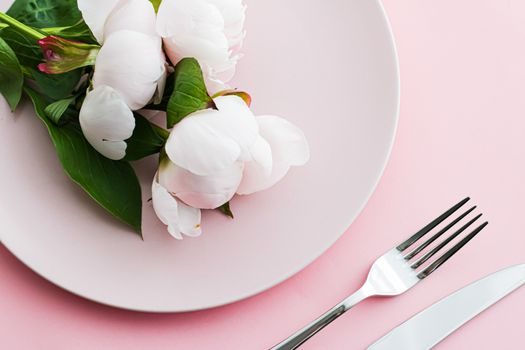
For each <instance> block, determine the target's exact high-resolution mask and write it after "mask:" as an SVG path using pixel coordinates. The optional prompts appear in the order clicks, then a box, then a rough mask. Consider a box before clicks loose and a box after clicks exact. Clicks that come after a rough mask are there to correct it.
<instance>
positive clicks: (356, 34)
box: [0, 0, 399, 312]
mask: <svg viewBox="0 0 525 350" xmlns="http://www.w3.org/2000/svg"><path fill="white" fill-rule="evenodd" d="M8 3H9V2H8V1H0V5H3V6H2V8H7V5H8ZM247 3H248V22H247V30H248V36H247V40H246V45H245V50H244V52H245V57H244V59H243V60H242V61H241V63H240V65H239V69H238V75H237V79H236V81H235V82H234V84H233V85H234V86H236V87H239V88H240V89H243V90H246V91H249V92H250V93H251V94H252V96H253V98H254V105H253V106H254V109H255V111H256V112H257V113H258V114H267V113H272V114H277V115H281V116H284V117H286V118H288V119H290V120H291V121H293V122H294V123H296V124H297V125H299V126H300V127H301V128H302V129H303V130H304V131H305V133H306V134H307V137H308V139H309V141H310V146H311V150H312V158H311V161H310V163H309V164H308V165H307V166H305V167H302V168H298V169H293V170H292V171H291V172H290V173H289V175H288V177H287V178H286V179H285V180H284V181H283V182H282V183H280V184H279V185H277V186H275V187H274V188H273V189H271V190H269V191H266V192H264V193H261V194H257V195H253V196H249V197H243V198H238V199H236V200H234V202H233V204H232V208H233V210H234V213H235V215H236V218H235V220H229V219H227V218H225V217H223V216H221V215H220V214H217V213H211V212H210V213H206V214H205V215H204V217H203V230H204V235H203V236H202V237H200V238H198V239H185V240H184V241H175V240H173V239H171V238H170V237H169V236H168V234H167V233H166V232H165V228H164V227H163V225H161V224H160V223H159V222H158V221H157V219H156V218H155V217H154V214H153V211H152V208H151V204H150V203H149V202H148V201H147V199H148V198H149V197H150V193H149V187H150V180H151V177H152V176H153V173H154V160H152V159H150V160H146V161H142V162H140V163H139V164H138V168H139V173H140V177H141V181H142V184H143V186H144V199H145V201H144V218H143V230H144V233H145V241H144V242H143V241H141V240H140V239H138V238H137V236H135V235H134V234H133V233H131V232H130V231H129V230H128V229H127V228H126V227H124V226H123V225H121V224H119V223H118V222H116V221H115V220H113V219H112V218H110V217H109V216H108V215H106V213H105V212H104V211H103V210H101V209H99V208H98V207H97V206H96V205H95V204H93V203H91V201H90V200H89V199H88V198H87V196H86V195H85V194H84V193H83V192H82V191H81V190H79V189H78V188H77V187H76V186H75V185H73V184H72V183H71V182H70V181H69V180H68V179H67V178H66V176H65V175H64V174H63V172H62V170H61V168H60V165H59V163H58V161H57V159H56V156H55V154H54V150H53V147H52V145H51V143H50V141H49V138H48V136H47V135H46V131H45V130H44V127H43V126H42V125H41V123H40V122H39V121H38V120H37V118H36V117H35V116H34V114H33V112H32V110H31V107H30V106H29V105H27V104H25V105H24V106H23V108H20V111H19V112H18V113H17V114H16V115H11V114H10V113H9V112H8V109H7V107H6V106H5V103H2V106H1V111H0V112H1V113H0V160H1V162H2V163H1V164H2V168H1V169H2V171H0V239H1V241H2V242H3V244H4V245H5V246H6V247H7V248H8V249H9V250H10V251H11V252H13V254H15V255H16V256H17V257H18V258H19V259H20V260H22V261H23V262H24V263H25V264H26V265H28V266H29V267H30V268H32V269H33V270H34V271H36V272H37V273H38V274H40V275H42V276H43V277H44V278H46V279H48V280H50V281H52V282H54V283H55V284H57V285H59V286H61V287H63V288H65V289H67V290H69V291H71V292H73V293H76V294H78V295H81V296H83V297H86V298H89V299H92V300H95V301H98V302H101V303H104V304H108V305H113V306H116V307H121V308H126V309H133V310H144V311H157V312H174V311H188V310H197V309H204V308H209V307H214V306H218V305H223V304H226V303H231V302H234V301H237V300H240V299H243V298H246V297H248V296H251V295H254V294H256V293H259V292H261V291H264V290H266V289H268V288H270V287H272V286H274V285H276V284H277V283H279V282H281V281H283V280H285V279H286V278H288V277H290V276H291V275H293V274H294V273H296V272H298V271H299V270H301V269H302V268H304V267H305V266H306V265H308V264H309V263H310V262H312V261H313V260H314V259H315V258H317V257H318V256H319V255H320V254H321V253H323V252H324V251H325V250H326V249H327V248H328V247H330V246H331V245H332V244H333V243H334V242H335V241H336V240H337V238H339V237H340V235H341V234H342V233H343V232H344V231H345V230H346V228H347V227H348V226H349V225H350V224H351V223H352V221H353V220H354V218H355V217H356V216H357V214H358V213H359V212H360V211H361V209H362V208H363V206H364V205H365V203H366V201H367V200H368V198H369V196H370V195H371V193H372V192H373V190H374V188H375V186H376V184H377V182H378V180H379V178H380V176H381V174H382V172H383V169H384V167H385V164H386V162H387V159H388V156H389V153H390V149H391V145H392V142H393V139H394V134H395V129H396V123H397V114H398V104H399V77H398V65H397V59H396V53H395V47H394V42H393V39H392V35H391V32H390V28H389V25H388V22H387V19H386V17H385V14H384V12H383V9H382V7H381V4H380V3H379V1H374V0H332V1H308V2H307V3H306V2H305V1H304V0H288V1H282V0H265V1H253V0H251V1H247Z"/></svg>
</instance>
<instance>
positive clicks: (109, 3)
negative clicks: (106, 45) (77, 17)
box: [77, 0, 121, 44]
mask: <svg viewBox="0 0 525 350" xmlns="http://www.w3.org/2000/svg"><path fill="white" fill-rule="evenodd" d="M119 1H121V0H78V1H77V3H78V8H79V10H80V11H81V12H82V17H83V18H84V21H85V22H86V24H87V25H88V27H89V29H91V32H92V33H93V35H94V36H95V38H96V39H97V41H98V42H99V43H100V44H102V43H103V42H104V27H105V25H106V20H107V19H108V17H109V15H110V14H111V12H112V11H113V9H114V8H115V6H116V5H117V3H118V2H119Z"/></svg>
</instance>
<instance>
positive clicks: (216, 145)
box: [159, 96, 272, 209]
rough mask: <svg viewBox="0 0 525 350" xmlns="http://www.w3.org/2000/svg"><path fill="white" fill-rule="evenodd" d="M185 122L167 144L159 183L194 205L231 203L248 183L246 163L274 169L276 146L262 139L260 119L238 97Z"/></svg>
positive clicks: (221, 100)
mask: <svg viewBox="0 0 525 350" xmlns="http://www.w3.org/2000/svg"><path fill="white" fill-rule="evenodd" d="M214 101H215V104H216V106H217V108H218V110H214V109H206V110H202V111H198V112H195V113H193V114H191V115H190V116H188V117H186V118H184V119H183V120H182V121H181V122H179V123H178V124H177V125H175V127H174V128H173V130H172V132H171V134H170V137H169V138H168V141H167V142H166V147H165V150H166V156H167V158H166V159H165V160H163V161H162V162H161V165H160V167H159V183H160V184H161V185H162V186H164V187H165V188H166V189H167V190H168V191H170V192H171V193H173V194H174V195H175V196H176V197H177V198H179V199H180V200H182V201H183V202H185V203H186V204H188V205H191V206H193V207H196V208H201V209H215V208H217V207H220V206H221V205H223V204H224V203H226V202H228V201H229V200H230V199H231V198H232V197H233V196H234V195H235V192H236V191H237V188H238V187H239V184H240V182H241V179H242V172H243V169H244V162H245V161H247V160H254V159H255V160H256V161H257V162H259V163H261V167H263V168H271V163H272V159H271V150H270V146H269V145H268V144H267V143H266V142H265V141H264V140H262V139H261V138H260V137H259V126H258V124H257V120H256V119H255V116H254V115H253V113H252V112H251V111H250V109H249V108H248V106H247V105H246V104H245V103H244V101H243V100H242V99H241V98H239V97H237V96H223V97H217V98H215V99H214Z"/></svg>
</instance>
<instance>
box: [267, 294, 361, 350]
mask: <svg viewBox="0 0 525 350" xmlns="http://www.w3.org/2000/svg"><path fill="white" fill-rule="evenodd" d="M369 296H370V295H369V294H366V293H364V292H363V290H362V289H359V290H358V291H357V292H355V293H354V294H352V295H351V296H349V297H348V298H346V299H345V300H343V301H342V302H340V303H339V304H337V305H336V306H334V307H333V308H331V309H330V310H328V311H327V312H325V313H324V314H323V315H321V316H320V317H319V318H317V319H316V320H315V321H313V322H312V323H310V324H309V325H307V326H306V327H304V328H302V329H301V330H299V331H297V332H296V333H295V334H293V335H291V336H290V337H288V338H286V339H285V340H283V341H282V342H280V343H279V344H277V345H275V346H274V347H273V348H271V349H270V350H294V349H297V348H298V347H300V346H301V345H302V344H303V343H304V342H306V341H307V340H308V339H310V338H311V337H313V336H314V335H315V334H317V333H318V332H319V331H320V330H321V329H323V328H324V327H326V326H328V325H329V324H330V323H331V322H332V321H334V320H335V319H337V318H338V317H339V316H341V315H342V314H344V313H345V312H346V311H348V310H349V309H351V308H352V307H353V306H355V305H356V304H358V303H359V302H361V301H363V300H364V299H366V298H368V297H369Z"/></svg>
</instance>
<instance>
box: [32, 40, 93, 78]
mask: <svg viewBox="0 0 525 350" xmlns="http://www.w3.org/2000/svg"><path fill="white" fill-rule="evenodd" d="M38 45H39V46H40V49H41V50H42V54H43V55H44V61H45V62H44V63H40V64H39V65H38V69H39V70H40V71H41V72H43V73H47V74H60V73H66V72H69V71H72V70H75V69H77V68H80V67H85V66H92V65H94V64H95V60H96V57H97V54H98V52H99V50H100V46H98V45H90V44H85V43H81V42H78V41H72V40H67V39H64V38H60V37H58V36H54V35H51V36H46V37H45V38H43V39H40V40H38Z"/></svg>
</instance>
